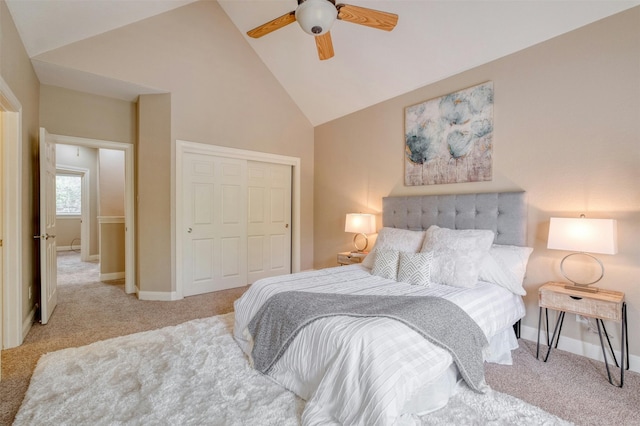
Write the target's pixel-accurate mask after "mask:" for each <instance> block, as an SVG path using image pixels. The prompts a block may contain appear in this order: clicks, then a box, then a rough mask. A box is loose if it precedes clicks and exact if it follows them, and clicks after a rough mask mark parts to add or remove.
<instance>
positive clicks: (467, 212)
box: [382, 192, 527, 246]
mask: <svg viewBox="0 0 640 426" xmlns="http://www.w3.org/2000/svg"><path fill="white" fill-rule="evenodd" d="M382 225H383V226H385V227H389V228H401V229H411V230H422V229H427V228H429V226H431V225H437V226H439V227H441V228H450V229H490V230H492V231H493V232H495V234H496V237H495V240H494V242H495V243H496V244H510V245H516V246H525V245H526V244H527V204H526V196H525V193H524V192H489V193H483V194H458V195H420V196H408V197H385V198H383V199H382Z"/></svg>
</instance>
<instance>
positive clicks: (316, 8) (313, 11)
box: [296, 0, 338, 36]
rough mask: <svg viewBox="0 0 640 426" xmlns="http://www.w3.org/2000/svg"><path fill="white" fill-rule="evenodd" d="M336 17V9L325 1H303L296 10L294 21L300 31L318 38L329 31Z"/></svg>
mask: <svg viewBox="0 0 640 426" xmlns="http://www.w3.org/2000/svg"><path fill="white" fill-rule="evenodd" d="M337 17H338V9H336V7H335V5H334V4H333V3H331V2H329V1H327V0H305V2H304V3H302V4H300V5H299V6H298V7H297V8H296V21H297V22H298V24H299V25H300V27H301V28H302V30H303V31H304V32H305V33H307V34H311V35H313V36H319V35H322V34H324V33H326V32H327V31H329V29H331V26H332V25H333V23H334V22H335V20H336V18H337Z"/></svg>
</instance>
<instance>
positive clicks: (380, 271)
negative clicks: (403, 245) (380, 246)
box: [371, 250, 400, 281]
mask: <svg viewBox="0 0 640 426" xmlns="http://www.w3.org/2000/svg"><path fill="white" fill-rule="evenodd" d="M399 258H400V252H398V251H397V250H378V252H377V254H376V258H375V262H374V263H373V268H372V269H371V274H372V275H377V276H379V277H382V278H387V279H390V280H394V281H395V280H396V277H397V276H398V260H399Z"/></svg>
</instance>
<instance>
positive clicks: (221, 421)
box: [14, 313, 569, 425]
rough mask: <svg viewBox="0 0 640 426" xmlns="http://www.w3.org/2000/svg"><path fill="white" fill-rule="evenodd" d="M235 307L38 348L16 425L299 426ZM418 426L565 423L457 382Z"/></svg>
mask: <svg viewBox="0 0 640 426" xmlns="http://www.w3.org/2000/svg"><path fill="white" fill-rule="evenodd" d="M233 320H234V317H233V313H230V314H226V315H220V316H216V317H210V318H204V319H198V320H193V321H189V322H186V323H183V324H180V325H177V326H172V327H166V328H162V329H159V330H152V331H147V332H142V333H137V334H131V335H128V336H122V337H116V338H113V339H109V340H104V341H100V342H96V343H93V344H90V345H87V346H82V347H79V348H69V349H63V350H60V351H57V352H52V353H49V354H46V355H43V356H42V357H41V358H40V360H39V361H38V365H37V366H36V369H35V371H34V373H33V376H32V378H31V383H30V385H29V389H28V390H27V393H26V395H25V399H24V401H23V403H22V406H21V407H20V410H19V412H18V414H17V416H16V418H15V422H14V425H33V424H45V423H46V424H73V425H85V424H91V425H112V424H131V425H143V424H144V425H148V424H156V425H165V424H166V425H298V424H299V423H300V415H301V413H302V410H303V409H304V401H303V400H301V399H300V398H298V397H296V396H295V395H294V394H293V393H291V392H289V391H287V390H286V389H284V388H283V387H281V386H279V385H278V384H276V383H275V382H273V381H272V380H270V379H269V378H267V377H265V376H263V375H261V374H260V373H258V372H257V371H255V370H254V369H252V368H251V367H250V366H249V365H248V362H247V360H246V358H245V356H244V354H243V353H242V351H241V350H240V349H239V347H238V346H237V345H236V343H235V341H234V340H233V337H232V335H231V333H232V328H233ZM413 420H415V423H416V424H422V425H515V424H517V425H567V424H569V423H567V422H564V421H563V420H561V419H559V418H557V417H555V416H553V415H551V414H549V413H547V412H545V411H543V410H542V409H540V408H537V407H534V406H532V405H529V404H527V403H525V402H523V401H521V400H519V399H517V398H514V397H511V396H509V395H506V394H502V393H499V392H495V391H489V392H488V393H487V394H485V395H480V394H477V393H475V392H473V391H471V390H470V389H469V388H467V387H466V386H460V388H459V390H458V392H457V393H456V394H455V395H454V396H453V397H452V398H451V399H450V401H449V404H448V405H447V406H446V407H445V408H443V409H442V410H439V411H437V412H434V413H431V414H428V415H424V416H420V417H414V418H413Z"/></svg>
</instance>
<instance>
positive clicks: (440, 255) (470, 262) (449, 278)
mask: <svg viewBox="0 0 640 426" xmlns="http://www.w3.org/2000/svg"><path fill="white" fill-rule="evenodd" d="M493 238H494V234H493V231H490V230H485V229H447V228H440V227H438V226H435V225H432V226H431V227H429V229H427V232H426V236H425V240H424V245H423V246H422V251H423V252H427V251H432V252H433V262H432V263H431V282H432V283H437V284H446V285H450V286H453V287H464V288H471V287H475V285H476V283H477V282H478V274H479V273H480V267H481V266H482V262H483V260H484V257H485V256H486V255H487V254H488V253H489V249H490V248H491V244H492V243H493Z"/></svg>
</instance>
